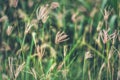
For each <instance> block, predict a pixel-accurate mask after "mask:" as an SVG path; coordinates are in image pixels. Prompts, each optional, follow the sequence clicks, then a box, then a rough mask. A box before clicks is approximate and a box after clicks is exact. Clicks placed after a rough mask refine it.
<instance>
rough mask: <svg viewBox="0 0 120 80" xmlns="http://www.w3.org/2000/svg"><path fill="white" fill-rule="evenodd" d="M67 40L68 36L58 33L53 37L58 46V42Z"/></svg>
mask: <svg viewBox="0 0 120 80" xmlns="http://www.w3.org/2000/svg"><path fill="white" fill-rule="evenodd" d="M67 40H69V38H68V35H66V34H65V33H64V32H60V31H58V32H57V34H56V37H55V43H56V44H59V43H60V42H64V41H67Z"/></svg>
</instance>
